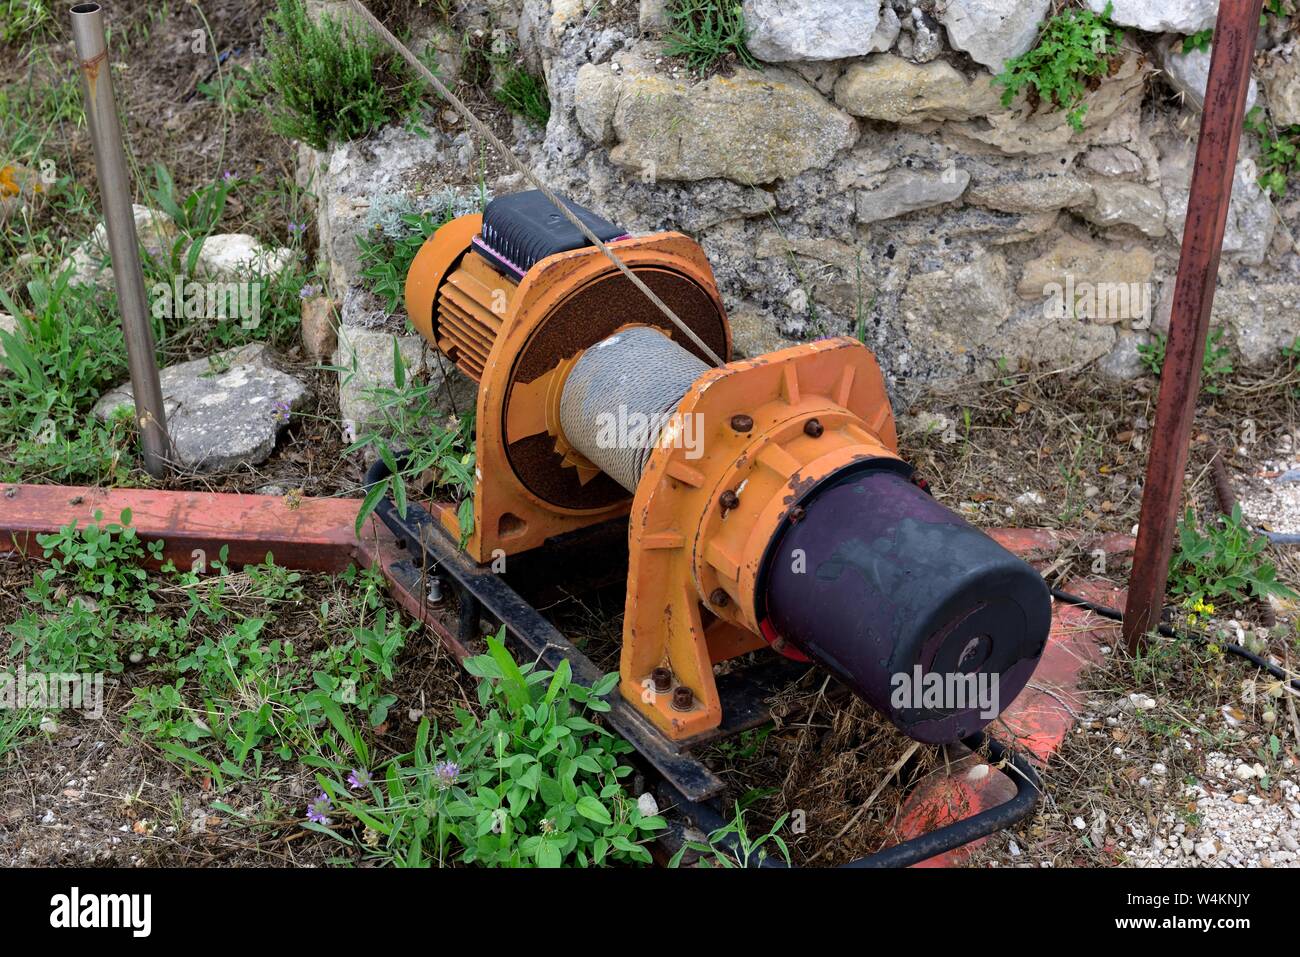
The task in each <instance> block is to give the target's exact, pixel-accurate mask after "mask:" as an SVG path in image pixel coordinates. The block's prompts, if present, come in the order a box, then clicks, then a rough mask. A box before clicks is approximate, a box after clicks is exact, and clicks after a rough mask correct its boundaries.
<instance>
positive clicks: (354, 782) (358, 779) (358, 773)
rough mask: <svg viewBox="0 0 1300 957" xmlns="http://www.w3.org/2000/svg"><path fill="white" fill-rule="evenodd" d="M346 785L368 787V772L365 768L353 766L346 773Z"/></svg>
mask: <svg viewBox="0 0 1300 957" xmlns="http://www.w3.org/2000/svg"><path fill="white" fill-rule="evenodd" d="M348 787H350V788H354V789H355V788H368V787H370V772H369V771H367V770H366V769H365V768H355V769H354V770H353V771H352V773H351V774H349V775H348Z"/></svg>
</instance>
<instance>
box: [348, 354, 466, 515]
mask: <svg viewBox="0 0 1300 957" xmlns="http://www.w3.org/2000/svg"><path fill="white" fill-rule="evenodd" d="M342 371H345V372H346V373H347V374H349V375H350V374H351V370H342ZM406 372H407V370H406V360H405V359H403V358H402V351H401V347H400V345H399V343H398V341H397V340H396V339H394V340H393V386H394V387H393V388H387V387H380V388H374V389H368V390H366V393H365V394H366V397H367V399H368V401H370V402H372V403H374V406H375V412H376V416H377V418H378V422H377V424H376V425H375V427H374V428H372V429H371V430H370V431H368V432H366V433H365V434H363V435H362V436H360V437H359V438H358V439H357V441H356V442H354V443H353V444H352V445H351V446H349V448H348V452H349V453H351V452H355V451H359V450H361V449H366V448H369V449H371V450H373V451H374V452H375V454H376V455H378V456H379V458H380V459H382V460H383V462H384V464H385V465H386V466H387V467H388V471H389V473H390V474H389V475H388V476H386V477H385V478H383V479H380V480H379V481H378V482H376V483H375V484H374V485H373V486H372V487H371V489H370V491H369V492H367V494H366V497H365V499H364V500H363V501H362V503H361V508H360V509H359V511H358V513H357V525H356V527H357V534H360V533H361V528H362V526H363V525H364V524H365V521H366V519H367V518H368V517H369V516H370V514H371V513H372V512H373V511H374V510H375V508H376V506H378V504H379V502H380V501H381V499H383V498H384V497H385V496H391V497H392V499H393V504H394V505H395V506H396V508H397V511H398V514H399V515H401V516H402V517H403V518H405V517H406V512H407V508H406V503H407V499H408V498H409V491H408V487H407V486H408V484H409V483H410V482H412V481H419V482H420V484H422V485H423V484H425V483H427V484H429V485H430V486H432V488H433V489H435V490H437V489H442V490H443V491H444V494H450V495H452V496H453V497H454V498H455V499H456V500H458V501H459V503H460V504H459V507H458V509H457V517H458V519H459V522H460V526H461V533H462V535H463V536H465V537H466V538H467V537H468V536H469V534H470V532H472V531H473V528H474V502H473V499H472V498H471V495H472V493H473V489H474V460H475V459H474V416H473V415H472V414H470V413H468V412H467V413H465V414H464V415H463V416H456V415H451V416H448V415H447V414H446V413H445V412H443V411H442V409H441V408H440V405H439V399H440V398H441V397H442V395H443V393H444V391H445V390H446V389H447V388H449V386H448V384H447V381H446V379H445V378H443V379H442V380H441V381H439V382H436V383H434V382H423V383H420V382H410V383H408V382H407V375H406Z"/></svg>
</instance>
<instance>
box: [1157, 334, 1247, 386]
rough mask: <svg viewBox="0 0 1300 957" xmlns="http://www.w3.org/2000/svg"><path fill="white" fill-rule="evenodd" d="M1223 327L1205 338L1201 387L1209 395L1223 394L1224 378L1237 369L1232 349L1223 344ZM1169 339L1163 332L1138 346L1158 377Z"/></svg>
mask: <svg viewBox="0 0 1300 957" xmlns="http://www.w3.org/2000/svg"><path fill="white" fill-rule="evenodd" d="M1222 338H1223V330H1222V329H1211V330H1210V334H1209V336H1207V337H1206V340H1205V358H1204V359H1203V360H1202V362H1201V388H1202V389H1203V390H1205V392H1207V393H1208V394H1209V395H1222V394H1223V380H1224V379H1225V378H1227V377H1228V376H1230V375H1232V373H1233V372H1234V371H1235V370H1234V369H1233V365H1232V350H1231V349H1230V348H1229V347H1228V346H1226V345H1222V344H1221V342H1220V340H1221V339H1222ZM1168 344H1169V339H1168V337H1167V336H1165V335H1164V334H1163V333H1159V334H1157V335H1156V337H1155V339H1153V340H1152V341H1151V342H1149V343H1147V344H1145V345H1140V346H1138V355H1139V356H1140V357H1141V359H1142V364H1143V365H1144V366H1146V367H1147V369H1148V371H1150V372H1151V374H1152V375H1154V376H1155V377H1156V378H1159V377H1160V373H1161V372H1162V371H1163V370H1164V366H1165V349H1166V348H1167V347H1168Z"/></svg>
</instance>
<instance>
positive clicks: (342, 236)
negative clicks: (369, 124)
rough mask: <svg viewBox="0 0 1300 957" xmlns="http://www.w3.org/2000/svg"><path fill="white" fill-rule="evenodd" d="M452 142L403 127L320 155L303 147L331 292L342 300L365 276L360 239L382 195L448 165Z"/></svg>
mask: <svg viewBox="0 0 1300 957" xmlns="http://www.w3.org/2000/svg"><path fill="white" fill-rule="evenodd" d="M451 151H452V143H451V141H450V139H449V137H447V136H446V135H445V134H443V133H440V132H438V131H437V130H436V129H430V130H425V131H423V132H422V133H416V132H414V131H411V130H407V129H406V128H405V127H403V126H402V125H400V124H392V125H390V126H386V127H384V129H383V130H381V131H380V132H379V133H376V134H375V135H374V136H371V137H368V138H366V139H364V140H353V141H351V142H348V143H340V144H338V145H337V146H333V147H331V148H330V149H329V151H327V152H318V151H316V150H313V149H311V148H310V147H307V146H303V147H301V148H300V154H299V183H300V185H302V186H303V188H304V189H308V190H310V191H311V192H312V193H314V194H315V196H316V198H317V203H316V229H317V234H318V237H319V240H320V257H321V259H323V260H324V261H325V262H327V263H329V285H330V292H331V293H332V294H333V295H334V297H335V298H338V299H341V298H342V297H343V295H344V294H345V293H346V292H347V289H348V287H349V286H351V285H352V284H353V283H354V282H355V281H356V280H357V278H358V277H359V276H360V273H361V264H360V261H359V259H358V252H357V241H356V237H357V234H358V233H359V232H361V229H362V221H363V220H364V218H365V216H366V213H367V212H368V211H369V209H370V206H371V203H372V201H373V200H374V198H375V197H377V196H383V195H392V194H405V193H406V192H407V191H408V190H410V189H411V183H412V181H416V180H417V179H418V177H417V171H419V170H421V169H425V168H429V167H437V166H439V165H441V164H442V163H444V162H446V161H447V159H448V156H449V154H450V153H451Z"/></svg>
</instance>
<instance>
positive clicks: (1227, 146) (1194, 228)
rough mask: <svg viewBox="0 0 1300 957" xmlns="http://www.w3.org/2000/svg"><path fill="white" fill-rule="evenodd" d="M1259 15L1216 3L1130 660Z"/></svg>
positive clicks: (1235, 1)
mask: <svg viewBox="0 0 1300 957" xmlns="http://www.w3.org/2000/svg"><path fill="white" fill-rule="evenodd" d="M1262 8H1263V0H1223V3H1222V4H1221V5H1220V7H1219V21H1218V24H1217V26H1216V28H1215V31H1214V51H1213V55H1212V57H1211V60H1210V78H1209V84H1208V86H1207V89H1206V91H1205V108H1204V112H1203V113H1202V115H1201V136H1200V140H1199V142H1198V143H1197V146H1196V169H1195V171H1194V172H1193V174H1192V190H1191V196H1190V197H1189V199H1188V203H1187V221H1186V225H1185V226H1184V228H1183V247H1182V254H1181V257H1180V259H1179V261H1178V279H1177V283H1176V285H1175V286H1174V304H1173V313H1172V315H1171V316H1170V319H1169V342H1168V345H1167V347H1166V349H1165V365H1164V370H1163V372H1162V373H1161V375H1160V400H1159V404H1158V405H1157V407H1156V424H1155V431H1154V432H1153V433H1152V439H1151V452H1150V456H1149V458H1148V459H1147V475H1146V484H1145V485H1144V486H1143V489H1142V515H1141V518H1140V519H1139V522H1140V524H1139V526H1138V538H1137V548H1136V549H1135V551H1134V554H1133V574H1132V576H1131V577H1130V579H1129V586H1128V604H1127V606H1126V608H1125V610H1124V639H1125V642H1126V643H1127V645H1128V650H1129V653H1130V654H1133V653H1135V652H1136V651H1137V649H1138V646H1139V643H1140V642H1141V640H1142V637H1143V636H1144V635H1146V634H1148V633H1149V632H1150V631H1151V630H1152V629H1153V628H1155V626H1156V625H1158V624H1159V622H1160V612H1161V609H1162V608H1163V606H1164V598H1165V585H1166V584H1167V582H1168V578H1169V560H1170V554H1171V551H1172V548H1173V541H1174V531H1175V529H1176V527H1177V522H1178V515H1179V512H1180V511H1181V509H1182V498H1183V495H1182V492H1183V471H1184V470H1185V469H1186V468H1187V447H1188V442H1189V440H1190V438H1191V432H1192V421H1193V418H1194V417H1195V414H1196V396H1197V393H1198V392H1199V391H1200V388H1201V363H1202V361H1203V358H1204V355H1205V340H1206V336H1207V334H1208V332H1209V327H1210V312H1211V309H1212V307H1213V305H1214V285H1215V280H1216V279H1217V277H1218V273H1219V256H1220V254H1221V252H1222V249H1223V231H1224V226H1225V224H1226V223H1227V220H1228V206H1229V203H1230V202H1231V200H1232V180H1233V176H1234V175H1235V173H1236V168H1237V147H1238V146H1239V145H1240V142H1241V130H1242V122H1243V120H1244V118H1245V113H1246V92H1247V89H1248V88H1249V84H1250V67H1251V63H1252V61H1253V60H1254V53H1255V38H1256V35H1257V34H1258V33H1259V18H1260V12H1261V10H1262Z"/></svg>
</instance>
